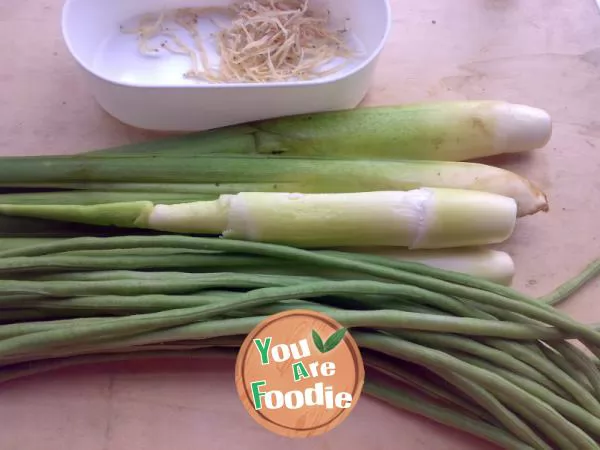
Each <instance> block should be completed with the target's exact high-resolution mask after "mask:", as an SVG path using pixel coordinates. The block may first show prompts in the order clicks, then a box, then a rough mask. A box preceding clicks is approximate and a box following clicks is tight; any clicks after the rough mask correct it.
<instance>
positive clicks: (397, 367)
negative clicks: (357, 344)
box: [361, 350, 498, 425]
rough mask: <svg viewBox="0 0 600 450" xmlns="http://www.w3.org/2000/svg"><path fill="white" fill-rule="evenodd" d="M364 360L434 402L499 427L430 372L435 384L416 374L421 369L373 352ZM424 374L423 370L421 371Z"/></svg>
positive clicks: (366, 363) (478, 407) (484, 412)
mask: <svg viewBox="0 0 600 450" xmlns="http://www.w3.org/2000/svg"><path fill="white" fill-rule="evenodd" d="M361 353H362V359H363V361H364V363H365V365H366V366H367V367H369V368H371V369H375V370H376V371H377V372H379V373H382V374H384V375H386V376H388V377H390V378H392V379H394V380H396V381H400V382H401V383H403V384H405V385H407V386H409V387H411V388H413V389H415V390H417V391H419V392H420V393H422V394H425V395H427V396H428V397H430V398H431V399H433V400H436V401H439V402H441V403H445V404H446V405H448V406H449V407H452V408H456V409H457V410H459V411H460V412H461V413H463V414H467V415H470V416H472V417H474V418H478V419H482V420H485V421H486V422H488V423H491V424H494V425H497V424H498V422H497V421H496V419H494V417H493V416H491V415H490V414H489V413H488V412H487V411H485V410H484V409H483V408H481V407H480V406H478V405H477V404H475V403H472V402H470V401H468V399H465V398H463V397H461V396H460V391H459V390H457V389H455V388H454V387H453V386H452V385H451V384H450V383H446V382H445V380H443V379H442V378H439V377H438V376H436V375H435V374H434V373H433V372H430V373H431V375H432V376H435V377H436V380H435V382H431V381H429V380H428V379H427V378H426V377H424V376H423V374H422V373H418V372H417V373H415V372H414V369H417V370H418V369H419V367H417V366H408V367H406V366H407V363H402V364H401V363H399V362H398V361H396V360H393V359H391V358H386V357H384V355H380V354H378V353H376V352H373V351H371V350H364V351H362V352H361ZM421 369H422V368H421ZM421 372H422V370H421Z"/></svg>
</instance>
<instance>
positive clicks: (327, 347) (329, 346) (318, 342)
mask: <svg viewBox="0 0 600 450" xmlns="http://www.w3.org/2000/svg"><path fill="white" fill-rule="evenodd" d="M347 331H348V330H347V329H346V328H340V329H339V330H337V331H336V332H335V333H333V334H332V335H331V336H329V338H328V339H327V341H326V342H325V343H324V344H323V339H321V336H319V333H317V331H316V330H312V338H313V342H314V343H315V347H317V350H319V351H320V352H321V353H328V352H330V351H331V350H333V349H334V348H336V347H337V346H338V345H339V344H340V342H342V340H343V339H344V336H345V335H346V332H347Z"/></svg>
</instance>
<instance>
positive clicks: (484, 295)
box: [0, 236, 600, 354]
mask: <svg viewBox="0 0 600 450" xmlns="http://www.w3.org/2000/svg"><path fill="white" fill-rule="evenodd" d="M130 247H170V248H174V247H184V248H194V249H201V250H212V251H215V250H216V251H229V252H233V253H249V254H255V255H263V256H272V257H278V258H282V259H292V260H297V261H303V262H306V263H308V264H311V263H312V264H317V265H320V266H326V267H336V268H343V269H347V270H352V271H359V272H360V271H362V272H364V273H368V274H370V275H375V276H380V277H382V278H386V279H390V280H394V281H398V282H402V283H408V284H412V285H414V286H418V287H421V288H423V289H427V290H430V291H433V292H438V293H443V294H446V295H453V296H458V297H465V298H469V299H471V300H473V301H476V302H481V303H483V304H491V305H494V306H499V307H504V308H506V309H510V310H513V311H515V312H518V313H521V314H525V315H529V316H530V317H532V318H534V319H538V320H541V321H545V322H547V323H548V324H551V325H555V326H558V327H561V328H563V329H565V330H568V331H570V332H572V333H574V334H575V336H580V337H583V338H585V339H587V340H589V341H590V342H591V343H592V344H594V345H596V346H600V333H598V332H596V331H595V330H593V329H591V328H589V327H585V326H583V325H581V324H579V323H578V322H576V321H575V320H573V319H571V318H570V317H568V316H567V315H564V314H562V313H559V312H558V311H556V310H555V309H554V308H552V307H551V306H550V305H546V304H544V303H542V302H538V301H536V300H535V299H531V298H529V297H527V296H525V295H523V294H520V293H518V292H516V291H514V290H512V289H509V288H506V287H503V286H498V285H496V284H494V283H490V282H486V281H483V280H473V279H472V277H468V276H465V275H462V274H455V273H452V272H448V271H445V270H441V269H435V268H432V267H429V266H424V265H422V264H418V263H412V262H404V261H401V262H399V263H401V264H402V266H403V267H404V269H403V270H399V269H392V268H389V267H382V266H378V265H376V264H372V263H366V262H361V261H353V260H350V259H348V258H342V257H337V256H335V257H334V256H330V255H325V254H318V253H316V252H310V251H306V250H300V249H295V248H291V247H286V246H279V245H273V244H263V243H254V242H246V241H235V240H227V239H211V238H200V237H198V238H197V237H188V236H152V237H146V236H126V237H115V238H75V239H70V240H67V241H59V242H54V243H49V244H40V245H37V246H32V247H30V248H22V249H18V250H8V251H4V252H0V257H8V256H35V255H43V254H48V253H56V252H61V251H62V252H64V251H69V250H75V249H79V250H84V249H88V250H93V249H102V248H130ZM410 270H412V272H411V271H410ZM434 277H437V278H434ZM503 295H506V296H503ZM591 350H592V351H594V352H595V353H597V354H600V351H598V350H597V349H595V348H591Z"/></svg>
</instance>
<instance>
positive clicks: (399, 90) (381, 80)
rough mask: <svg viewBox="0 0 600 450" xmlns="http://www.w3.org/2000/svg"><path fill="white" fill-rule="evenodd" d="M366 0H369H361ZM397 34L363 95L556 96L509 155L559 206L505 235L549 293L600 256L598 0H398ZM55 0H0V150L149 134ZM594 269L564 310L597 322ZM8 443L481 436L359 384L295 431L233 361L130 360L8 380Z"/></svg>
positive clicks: (335, 443)
mask: <svg viewBox="0 0 600 450" xmlns="http://www.w3.org/2000/svg"><path fill="white" fill-rule="evenodd" d="M365 1H368V0H365ZM392 3H393V14H394V23H393V34H392V36H391V39H390V41H389V42H388V45H387V47H386V49H385V50H384V52H383V55H382V57H381V60H380V66H379V69H378V72H377V76H376V80H375V84H374V86H373V88H372V90H371V93H370V94H369V96H368V98H367V100H366V101H365V104H370V105H377V104H391V103H402V102H415V101H425V100H439V99H484V98H485V99H492V98H493V99H503V100H508V101H513V102H520V103H527V104H531V105H534V106H538V107H542V108H545V109H547V110H548V111H549V112H550V113H551V114H552V116H553V118H554V136H553V139H552V141H551V142H550V144H549V145H548V146H547V147H546V148H545V149H543V150H540V151H536V152H534V153H532V154H531V155H529V156H527V157H524V158H518V159H512V160H509V161H503V164H504V166H505V167H508V168H511V169H513V170H515V171H517V172H519V173H521V174H523V175H527V176H530V177H531V178H533V179H535V180H536V181H538V182H540V183H541V184H542V185H543V186H544V188H545V189H547V191H548V194H549V198H550V202H551V211H550V212H549V213H548V214H542V215H536V216H534V217H531V218H527V219H524V220H522V221H521V222H520V223H519V227H518V229H517V231H516V233H515V235H514V237H513V238H512V239H511V240H510V242H508V243H506V244H505V245H503V246H502V248H505V249H507V250H508V251H509V252H510V253H511V254H512V255H513V256H514V258H515V261H516V264H517V270H518V274H517V277H516V287H518V288H519V289H522V290H523V291H525V292H528V293H530V294H533V295H541V294H543V293H545V292H547V291H549V290H551V289H552V288H553V287H554V286H556V285H557V284H559V283H560V282H561V281H562V280H564V279H566V278H568V277H570V276H573V275H574V274H576V273H577V272H578V271H579V270H581V269H582V268H583V267H584V266H585V265H586V264H587V263H588V262H589V261H591V260H592V259H594V258H596V257H598V256H600V226H599V223H600V177H599V176H598V173H599V170H600V120H599V119H598V105H599V104H600V13H599V10H598V7H597V5H596V2H595V1H594V0H579V1H573V0H553V1H548V0H461V1H448V0H421V1H414V0H393V1H392ZM61 6H62V1H61V0H2V1H1V2H0V56H1V60H0V61H1V62H0V83H1V85H0V154H1V155H9V154H20V155H33V154H42V153H45V154H58V153H76V152H79V151H83V150H86V149H92V148H99V147H106V146H110V145H117V144H122V143H128V142H138V141H142V140H145V139H149V138H151V137H152V136H153V134H152V133H145V132H140V131H138V130H133V129H130V128H128V127H125V126H123V125H121V124H119V123H117V122H115V121H114V120H113V119H111V118H110V117H108V116H107V115H106V114H104V113H103V112H102V111H101V110H100V108H99V107H98V106H97V105H96V104H95V102H94V101H93V99H92V98H91V96H90V93H89V92H88V91H87V89H86V86H85V84H84V82H83V78H82V76H81V73H80V72H79V69H78V68H77V66H76V64H75V63H74V61H73V60H72V59H71V58H70V57H69V55H68V53H67V51H66V49H65V47H64V45H63V43H62V40H61V36H60V8H61ZM599 294H600V282H598V281H596V282H595V283H592V284H591V285H590V286H588V288H587V289H585V290H584V291H582V292H581V293H580V294H579V295H578V297H577V299H576V300H574V301H572V302H570V303H569V304H566V305H565V306H564V310H565V311H567V312H568V313H570V314H572V315H573V316H574V317H576V318H578V319H580V320H584V321H586V322H593V321H598V322H600V303H599V299H600V295H599ZM0 424H2V425H1V429H2V433H0V448H2V449H3V450H12V449H21V448H27V449H28V450H37V449H40V450H41V449H43V450H59V449H60V450H68V449H77V450H80V449H85V450H96V449H103V450H117V449H119V450H120V449H127V450H138V449H140V450H141V449H144V450H162V449H165V450H166V449H170V448H177V449H178V450H186V449H194V450H197V449H199V448H202V449H230V450H234V449H242V448H243V449H249V450H254V449H256V450H259V449H261V450H262V449H265V448H272V449H276V448H280V447H281V446H284V447H285V448H286V450H296V449H338V448H346V449H362V448H369V449H373V450H377V449H392V448H393V449H410V450H432V449H444V450H458V449H460V450H469V449H474V450H475V449H477V450H483V449H486V448H491V447H486V446H485V444H482V443H481V442H478V441H473V440H471V439H469V438H467V437H465V436H464V435H462V434H461V433H457V432H454V431H450V430H448V429H446V428H443V427H439V426H437V425H434V424H432V423H431V422H429V421H426V420H422V419H419V418H416V417H414V416H412V415H409V414H405V413H402V412H397V411H393V410H392V409H390V408H387V407H385V406H382V405H381V404H379V403H377V402H374V401H372V400H370V399H368V398H363V399H362V401H361V402H360V405H359V406H358V407H357V408H356V410H355V411H354V412H353V414H352V415H351V416H350V418H349V419H348V420H347V421H346V422H344V423H343V424H342V425H341V426H340V427H339V428H337V429H336V430H334V431H332V432H331V433H330V434H327V435H325V436H323V437H321V438H318V439H316V440H314V441H311V442H310V443H308V442H296V441H294V442H289V441H287V440H285V439H283V438H281V439H280V438H278V437H276V436H272V435H270V434H269V433H267V432H264V430H262V429H261V428H260V427H259V426H258V425H256V424H254V423H253V422H252V421H250V420H248V417H247V414H246V412H245V411H244V410H243V407H242V406H241V404H240V402H239V400H238V398H237V395H236V392H235V386H234V376H233V367H231V366H220V367H218V368H206V367H203V366H202V365H201V364H200V363H193V362H189V363H184V362H182V363H173V362H170V363H169V364H168V365H164V364H158V365H156V364H153V365H145V364H121V365H110V366H103V367H98V368H89V369H85V370H76V371H68V372H61V373H60V374H58V373H56V374H47V375H44V376H41V377H36V378H32V379H30V380H23V381H19V382H14V383H11V384H10V385H6V386H3V387H2V388H1V389H0Z"/></svg>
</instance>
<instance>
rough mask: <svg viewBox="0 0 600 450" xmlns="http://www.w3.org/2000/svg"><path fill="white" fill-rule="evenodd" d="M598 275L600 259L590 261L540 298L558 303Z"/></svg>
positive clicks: (553, 303) (599, 273)
mask: <svg viewBox="0 0 600 450" xmlns="http://www.w3.org/2000/svg"><path fill="white" fill-rule="evenodd" d="M598 275H600V259H597V260H596V261H594V262H592V263H590V264H589V265H588V266H587V267H586V268H585V269H584V270H583V271H582V272H581V273H579V274H578V275H576V276H575V277H574V278H572V279H571V280H569V281H567V282H565V283H563V284H561V285H560V286H558V287H557V288H556V289H555V290H554V291H552V292H550V293H549V294H547V295H544V296H543V297H541V298H540V301H542V302H545V303H547V304H549V305H558V304H559V303H561V302H563V301H565V300H567V299H568V298H570V297H571V296H572V295H573V294H574V293H575V292H577V291H578V290H579V289H581V288H582V287H583V286H585V285H586V284H587V283H589V282H590V281H592V280H593V279H595V278H596V277H598Z"/></svg>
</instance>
